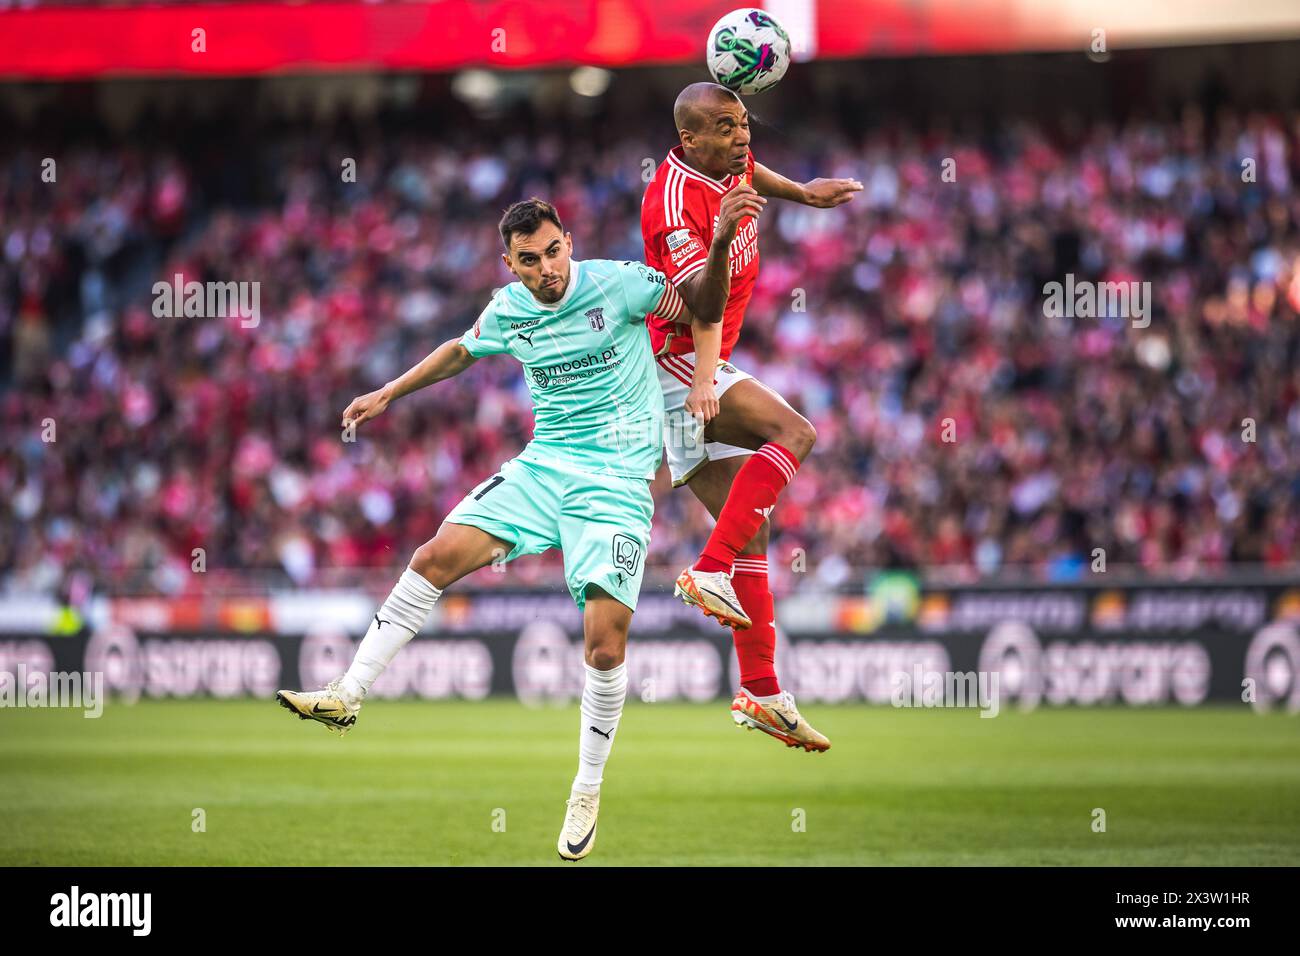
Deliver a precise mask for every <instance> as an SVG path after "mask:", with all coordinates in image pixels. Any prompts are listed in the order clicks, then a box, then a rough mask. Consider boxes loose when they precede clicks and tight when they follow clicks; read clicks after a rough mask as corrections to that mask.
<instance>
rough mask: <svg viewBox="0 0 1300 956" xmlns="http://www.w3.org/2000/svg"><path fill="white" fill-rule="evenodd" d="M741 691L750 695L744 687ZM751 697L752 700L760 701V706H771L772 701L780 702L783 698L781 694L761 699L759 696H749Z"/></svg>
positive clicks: (769, 695)
mask: <svg viewBox="0 0 1300 956" xmlns="http://www.w3.org/2000/svg"><path fill="white" fill-rule="evenodd" d="M740 689H741V690H743V691H745V693H746V694H749V691H748V690H745V688H744V687H743V686H742V687H741V688H740ZM749 696H750V698H751V699H753V700H756V701H758V702H759V703H760V704H770V703H772V701H774V700H780V698H781V695H780V694H768V695H767V696H766V697H759V696H758V695H757V694H749Z"/></svg>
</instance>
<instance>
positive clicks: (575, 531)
mask: <svg viewBox="0 0 1300 956" xmlns="http://www.w3.org/2000/svg"><path fill="white" fill-rule="evenodd" d="M653 516H654V501H653V499H652V498H651V497H650V482H649V481H647V480H646V479H644V478H620V477H616V476H610V475H590V474H583V473H581V472H576V471H570V470H567V469H564V468H560V467H557V466H554V465H551V464H549V463H546V462H541V461H537V460H531V459H530V460H524V459H522V458H513V459H511V460H510V461H508V462H506V463H505V464H504V465H502V466H501V469H500V471H498V472H497V473H496V474H495V475H493V476H492V477H491V478H489V479H487V480H486V481H484V482H483V483H482V484H480V485H479V486H478V487H477V488H475V489H474V490H473V491H471V492H470V493H469V494H467V495H466V496H465V497H464V498H463V499H462V500H461V502H460V504H458V505H456V507H455V508H453V509H452V510H451V513H450V514H449V515H447V518H446V520H447V521H449V522H451V523H452V524H463V525H469V526H470V527H473V528H478V529H480V530H481V531H486V532H487V533H488V534H490V535H492V536H493V537H496V538H500V539H501V540H502V541H508V542H510V543H511V544H513V545H514V547H513V548H512V549H511V550H510V553H509V554H508V555H506V560H507V561H513V560H514V559H515V558H517V557H519V556H520V555H525V554H541V553H542V552H543V551H548V550H550V549H551V548H559V549H560V551H562V552H563V553H564V579H565V583H566V584H567V585H568V587H569V594H571V595H572V596H573V600H574V601H575V602H576V603H577V605H578V607H579V609H581V608H583V607H584V606H585V605H586V603H587V595H586V591H587V586H588V585H591V584H594V585H596V586H598V587H600V588H601V589H602V590H603V591H605V593H606V594H608V595H610V596H611V597H613V598H615V599H616V600H618V601H620V602H622V603H623V604H626V605H627V606H628V607H630V608H631V609H632V610H634V611H635V610H636V599H637V595H638V594H640V592H641V579H642V577H644V575H645V559H646V554H647V553H648V551H649V548H650V520H651V518H652V517H653Z"/></svg>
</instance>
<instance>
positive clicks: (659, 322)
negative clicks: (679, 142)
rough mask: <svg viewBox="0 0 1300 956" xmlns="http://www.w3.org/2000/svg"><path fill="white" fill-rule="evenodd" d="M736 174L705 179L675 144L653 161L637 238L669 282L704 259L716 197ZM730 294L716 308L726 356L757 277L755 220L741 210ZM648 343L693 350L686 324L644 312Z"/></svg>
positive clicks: (750, 169) (748, 175)
mask: <svg viewBox="0 0 1300 956" xmlns="http://www.w3.org/2000/svg"><path fill="white" fill-rule="evenodd" d="M753 179H754V154H753V153H750V154H749V160H748V162H747V164H746V167H745V180H746V181H747V182H749V183H751V184H752V183H753ZM739 182H740V177H737V176H728V177H727V178H726V179H711V178H710V177H708V176H705V175H704V174H703V173H701V172H698V171H696V170H694V169H692V168H691V167H690V166H688V165H686V160H685V159H684V158H683V157H682V148H681V146H674V147H673V148H672V149H671V150H670V151H669V153H668V158H667V159H665V160H664V161H663V162H662V163H660V164H659V168H658V169H656V170H655V175H654V178H653V179H652V180H650V185H649V186H648V187H647V188H646V191H645V196H643V197H642V198H641V238H642V240H644V242H645V261H646V264H647V265H650V266H654V268H656V269H658V270H659V271H660V272H662V273H663V274H664V275H666V276H667V277H668V281H670V282H671V283H672V284H673V285H674V286H680V285H681V284H682V282H683V281H685V280H686V279H689V278H690V277H691V276H693V275H695V274H696V273H697V272H699V271H700V270H701V269H703V268H704V267H705V265H706V264H707V263H708V260H709V245H710V244H711V243H712V242H713V227H714V226H716V225H717V222H718V212H719V210H720V209H721V207H722V197H723V196H724V195H726V194H727V193H728V192H730V191H731V190H732V189H733V188H735V186H736V184H737V183H739ZM729 258H730V260H731V294H730V295H729V296H727V305H726V307H725V308H724V309H723V310H722V352H721V353H720V354H721V357H722V358H723V359H726V358H727V357H728V356H730V355H731V350H732V349H733V348H734V347H735V345H736V340H737V339H738V338H740V325H741V323H742V322H744V321H745V307H746V306H747V305H749V297H750V296H751V295H753V293H754V283H755V281H757V279H758V222H757V221H756V220H755V219H754V217H753V216H746V217H745V218H744V219H742V220H741V221H740V226H739V227H738V228H737V229H736V238H735V239H733V240H732V242H731V253H730V256H729ZM646 324H647V325H648V326H649V328H650V344H651V345H652V346H653V347H654V351H655V354H656V355H659V354H661V353H662V352H665V351H666V352H671V353H672V354H674V355H683V354H685V353H687V352H693V351H695V344H694V342H692V341H691V327H690V325H689V324H687V323H685V322H674V321H672V320H671V319H665V318H662V317H660V316H658V315H649V316H646Z"/></svg>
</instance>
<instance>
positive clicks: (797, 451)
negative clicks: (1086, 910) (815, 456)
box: [777, 415, 817, 461]
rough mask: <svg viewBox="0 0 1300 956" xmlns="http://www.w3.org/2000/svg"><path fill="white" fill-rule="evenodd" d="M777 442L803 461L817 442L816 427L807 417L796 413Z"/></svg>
mask: <svg viewBox="0 0 1300 956" xmlns="http://www.w3.org/2000/svg"><path fill="white" fill-rule="evenodd" d="M777 442H778V443H779V444H780V445H781V446H782V447H783V448H785V449H787V450H788V451H789V452H790V453H791V454H792V455H794V456H795V457H796V458H798V459H799V460H800V461H803V460H804V459H805V458H807V457H808V456H809V455H810V454H811V453H812V450H813V445H815V444H817V429H815V428H813V425H812V422H810V421H808V419H806V418H804V417H803V416H802V415H796V416H795V417H794V421H792V422H791V423H790V426H789V427H788V428H786V429H783V430H782V435H781V437H780V438H778V439H777Z"/></svg>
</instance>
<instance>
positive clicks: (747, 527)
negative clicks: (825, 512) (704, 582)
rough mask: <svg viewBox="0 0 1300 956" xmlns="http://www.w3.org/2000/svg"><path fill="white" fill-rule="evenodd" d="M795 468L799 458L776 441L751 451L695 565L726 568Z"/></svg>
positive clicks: (708, 569)
mask: <svg viewBox="0 0 1300 956" xmlns="http://www.w3.org/2000/svg"><path fill="white" fill-rule="evenodd" d="M798 470H799V459H798V458H796V457H794V455H792V454H790V452H788V451H786V450H785V449H784V448H782V447H781V446H780V445H778V444H777V443H776V442H768V443H767V444H766V445H764V446H763V447H762V448H760V449H759V450H758V451H756V452H754V454H752V455H750V456H749V461H747V462H745V464H744V465H742V466H741V468H740V471H738V472H736V478H735V480H734V481H733V482H732V483H731V491H730V492H729V493H728V494H727V503H726V504H724V505H723V506H722V514H720V515H718V523H717V524H716V525H714V527H713V534H711V535H709V543H708V544H706V545H705V546H704V551H703V553H702V554H701V555H700V559H699V560H698V561H696V562H695V567H696V568H697V569H698V570H700V571H726V570H727V569H729V568H730V567H731V566H732V565H734V564H735V563H736V556H737V555H739V554H740V549H741V548H743V547H744V546H745V545H747V544H749V541H750V539H751V538H753V537H754V535H755V534H756V533H757V532H758V529H759V526H760V525H761V524H762V523H763V519H764V518H766V517H767V515H768V513H769V512H770V511H771V510H772V506H773V505H775V504H776V499H777V497H778V496H779V495H780V494H781V491H782V489H784V488H785V486H786V485H788V484H789V483H790V481H791V480H792V479H793V478H794V473H795V472H796V471H798ZM764 560H765V561H766V559H764ZM764 573H765V574H766V569H764ZM746 610H748V609H746ZM751 617H752V615H751Z"/></svg>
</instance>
